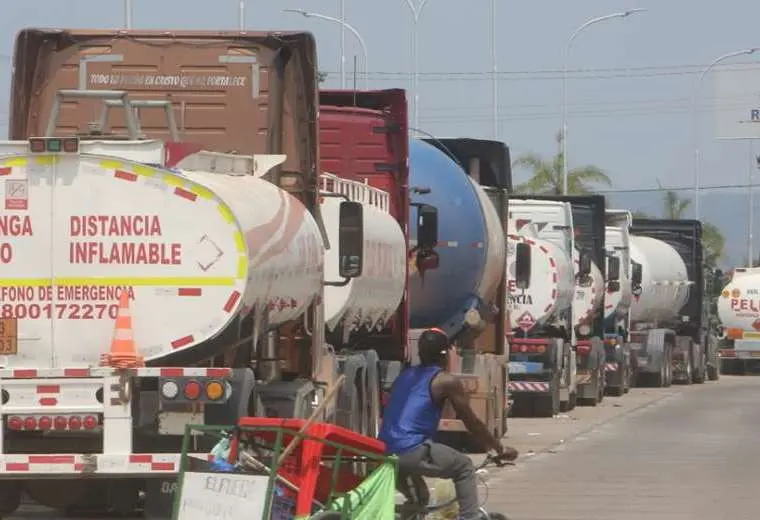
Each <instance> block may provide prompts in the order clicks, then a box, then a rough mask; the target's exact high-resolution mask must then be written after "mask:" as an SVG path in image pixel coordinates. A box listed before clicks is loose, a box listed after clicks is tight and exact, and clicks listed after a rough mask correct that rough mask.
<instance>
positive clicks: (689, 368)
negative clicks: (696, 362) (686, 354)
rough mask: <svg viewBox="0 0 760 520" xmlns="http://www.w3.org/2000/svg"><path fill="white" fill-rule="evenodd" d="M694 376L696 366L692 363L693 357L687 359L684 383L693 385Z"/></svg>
mask: <svg viewBox="0 0 760 520" xmlns="http://www.w3.org/2000/svg"><path fill="white" fill-rule="evenodd" d="M693 377H694V367H692V365H691V359H688V360H687V361H686V376H685V378H684V381H683V384H685V385H691V384H693V383H694V381H692V378H693Z"/></svg>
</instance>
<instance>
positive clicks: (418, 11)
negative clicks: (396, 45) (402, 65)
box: [405, 0, 428, 128]
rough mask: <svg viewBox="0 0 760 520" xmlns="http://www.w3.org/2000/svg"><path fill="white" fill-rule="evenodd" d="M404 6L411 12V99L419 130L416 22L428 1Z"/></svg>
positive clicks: (407, 3)
mask: <svg viewBox="0 0 760 520" xmlns="http://www.w3.org/2000/svg"><path fill="white" fill-rule="evenodd" d="M405 1H406V5H407V6H408V7H409V10H410V11H411V12H412V31H411V32H412V34H411V37H412V99H414V119H413V121H414V127H415V128H419V127H420V125H419V122H420V110H419V99H420V96H419V93H418V90H417V85H418V83H419V68H420V64H419V52H418V46H417V22H418V21H419V20H420V15H421V14H422V9H424V8H425V6H426V5H427V3H428V0H421V1H420V3H419V4H418V5H417V6H415V5H414V3H413V2H412V0H405Z"/></svg>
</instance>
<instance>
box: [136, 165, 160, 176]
mask: <svg viewBox="0 0 760 520" xmlns="http://www.w3.org/2000/svg"><path fill="white" fill-rule="evenodd" d="M132 171H133V172H134V173H135V175H140V176H142V177H154V176H155V175H156V169H155V168H151V167H150V166H143V165H141V164H135V165H134V166H133V167H132Z"/></svg>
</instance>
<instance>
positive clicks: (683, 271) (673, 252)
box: [630, 219, 707, 386]
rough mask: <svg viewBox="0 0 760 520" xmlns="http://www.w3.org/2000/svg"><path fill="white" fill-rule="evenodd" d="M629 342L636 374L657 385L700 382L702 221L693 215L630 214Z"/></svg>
mask: <svg viewBox="0 0 760 520" xmlns="http://www.w3.org/2000/svg"><path fill="white" fill-rule="evenodd" d="M632 233H633V234H632V236H631V238H630V247H631V261H632V262H633V272H632V284H633V294H634V298H633V303H632V304H631V309H630V314H631V316H630V319H631V343H632V346H633V348H634V352H635V353H636V357H637V370H638V378H639V379H643V378H646V379H653V381H654V384H655V385H657V386H668V385H670V384H671V383H672V382H673V381H674V380H676V381H682V382H684V383H686V384H691V383H692V382H698V383H701V382H704V380H705V376H706V362H707V354H706V345H707V341H706V330H705V328H704V327H703V326H702V316H703V309H702V297H703V289H702V276H703V274H702V270H703V264H702V244H701V225H700V223H699V222H698V221H693V220H656V219H635V220H634V221H633V226H632Z"/></svg>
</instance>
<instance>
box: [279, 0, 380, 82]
mask: <svg viewBox="0 0 760 520" xmlns="http://www.w3.org/2000/svg"><path fill="white" fill-rule="evenodd" d="M282 12H283V13H294V14H300V15H302V16H305V17H306V18H318V19H320V20H327V21H328V22H333V23H337V24H340V25H341V26H342V27H345V28H346V29H348V30H349V31H351V32H352V33H353V35H354V36H356V39H357V40H359V45H361V47H362V53H363V54H364V88H365V89H366V88H367V76H368V75H369V69H368V68H367V45H366V44H365V43H364V38H362V35H361V34H359V31H357V30H356V29H355V28H354V26H353V25H351V24H349V23H347V22H344V21H343V20H341V19H339V18H335V17H333V16H327V15H324V14H319V13H312V12H310V11H304V10H303V9H283V10H282ZM343 74H345V71H343ZM341 86H342V87H343V88H345V78H344V77H342V78H341Z"/></svg>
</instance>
